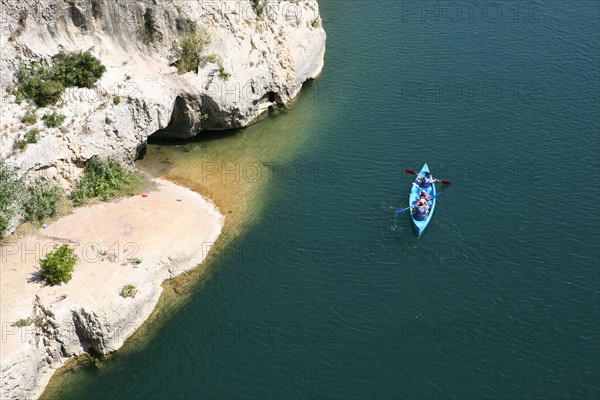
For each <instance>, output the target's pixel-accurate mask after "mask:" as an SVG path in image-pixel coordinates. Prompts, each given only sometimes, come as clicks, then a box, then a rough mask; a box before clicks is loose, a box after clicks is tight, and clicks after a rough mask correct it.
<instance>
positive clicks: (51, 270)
mask: <svg viewBox="0 0 600 400" xmlns="http://www.w3.org/2000/svg"><path fill="white" fill-rule="evenodd" d="M76 263H77V256H76V255H74V254H73V249H72V248H70V247H69V246H67V245H66V244H63V245H62V246H60V247H57V246H54V249H53V250H52V251H51V252H50V253H48V254H47V255H46V257H45V258H44V259H42V260H41V261H40V267H41V269H42V278H44V279H45V280H46V282H48V283H49V284H50V285H58V284H60V283H63V282H69V281H70V280H71V278H72V274H73V270H74V269H75V264H76Z"/></svg>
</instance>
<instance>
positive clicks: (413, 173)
mask: <svg viewBox="0 0 600 400" xmlns="http://www.w3.org/2000/svg"><path fill="white" fill-rule="evenodd" d="M404 172H406V173H407V174H411V175H418V174H417V173H416V172H415V171H413V170H412V169H405V170H404Z"/></svg>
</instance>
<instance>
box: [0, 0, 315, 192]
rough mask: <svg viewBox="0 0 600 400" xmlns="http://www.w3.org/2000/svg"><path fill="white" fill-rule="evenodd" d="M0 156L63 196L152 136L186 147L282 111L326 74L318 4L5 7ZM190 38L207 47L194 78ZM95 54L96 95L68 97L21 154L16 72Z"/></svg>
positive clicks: (46, 2) (81, 2)
mask: <svg viewBox="0 0 600 400" xmlns="http://www.w3.org/2000/svg"><path fill="white" fill-rule="evenodd" d="M1 14H2V19H1V21H0V23H1V24H2V26H1V28H2V34H1V35H0V41H1V48H2V54H1V64H0V78H1V83H2V100H3V101H2V105H1V107H2V113H1V114H2V116H1V121H0V128H1V129H2V134H1V135H0V156H1V157H2V158H3V159H4V160H7V161H8V162H9V163H11V164H14V165H16V166H17V167H18V168H19V169H21V170H22V172H23V173H24V174H25V175H26V176H29V177H30V176H31V175H32V174H36V173H43V174H44V175H46V176H49V177H51V179H56V180H58V181H59V182H60V183H61V184H62V185H63V186H65V187H66V188H69V187H70V186H71V185H72V183H73V182H74V181H76V180H77V178H78V174H79V173H80V171H81V166H82V165H83V163H84V162H85V160H87V159H89V158H91V157H92V156H94V155H101V156H108V155H111V156H117V157H119V158H120V159H122V160H124V161H126V162H128V163H130V162H131V161H132V160H133V159H134V158H135V157H136V154H137V152H138V151H139V150H140V148H142V147H143V145H144V144H145V143H146V140H147V138H148V137H149V136H150V135H153V134H155V135H161V136H170V137H181V138H187V137H192V136H195V135H198V134H201V132H202V131H203V130H222V129H229V128H238V127H243V126H246V125H248V124H249V123H251V122H252V121H253V120H255V119H256V118H257V117H258V116H259V115H260V114H261V113H263V112H265V111H266V110H267V109H269V107H273V106H277V105H285V104H287V103H289V102H290V101H292V100H293V99H294V97H295V96H297V94H298V93H299V91H300V89H301V86H302V84H303V82H305V81H306V80H308V79H311V78H314V77H315V76H317V75H318V74H319V72H320V71H321V68H322V66H323V57H324V51H325V39H326V37H325V32H324V30H323V28H322V25H321V18H320V16H319V8H318V4H317V1H316V0H288V1H285V0H268V1H267V0H211V1H202V0H185V1H180V0H170V1H169V0H165V1H162V0H161V1H157V0H140V1H129V0H68V1H67V0H42V1H40V0H18V1H17V0H13V1H10V0H2V10H1ZM190 31H196V32H201V33H202V35H203V37H205V38H207V42H208V44H206V46H204V49H203V51H202V58H201V62H200V65H199V67H198V68H195V69H194V70H192V71H190V72H187V73H184V74H179V73H178V71H177V68H176V67H175V64H176V62H177V60H178V58H180V57H181V43H182V39H183V38H185V35H187V34H189V32H190ZM87 49H91V51H92V53H93V54H94V55H95V56H96V57H98V58H99V59H100V60H101V61H102V63H103V64H104V65H105V66H106V68H107V71H106V73H105V74H104V75H103V77H102V78H101V80H100V81H99V82H98V84H97V85H96V87H95V88H94V89H85V88H81V89H80V88H69V89H68V90H67V91H66V92H65V93H64V94H63V95H62V97H61V100H60V101H59V102H58V104H57V105H56V106H54V107H49V108H47V109H45V108H44V109H37V110H35V113H36V114H37V116H38V121H39V118H40V117H41V116H43V115H44V114H46V113H48V112H49V110H51V109H52V110H56V111H57V112H59V113H61V114H63V115H65V116H66V120H65V122H64V123H63V124H62V125H61V126H60V127H57V128H46V127H45V126H44V124H43V123H42V122H41V121H40V122H37V124H36V125H35V127H38V128H39V129H40V131H41V133H40V137H39V140H38V141H37V143H35V144H31V145H28V146H27V147H26V148H25V149H19V148H18V146H17V144H18V142H19V141H20V140H23V138H24V136H25V134H26V131H27V130H29V129H30V128H31V127H30V126H25V125H24V124H23V123H22V122H21V120H22V118H23V117H24V116H25V114H26V113H27V111H28V110H31V109H32V106H31V104H28V103H27V102H23V103H22V104H20V105H19V104H16V102H15V100H16V97H15V96H14V95H12V94H11V87H14V85H15V83H16V81H17V73H18V71H19V68H21V66H23V65H30V64H31V63H32V62H34V61H36V60H46V61H49V60H50V59H51V57H52V56H54V55H55V54H57V53H58V52H59V51H61V50H64V51H75V50H87Z"/></svg>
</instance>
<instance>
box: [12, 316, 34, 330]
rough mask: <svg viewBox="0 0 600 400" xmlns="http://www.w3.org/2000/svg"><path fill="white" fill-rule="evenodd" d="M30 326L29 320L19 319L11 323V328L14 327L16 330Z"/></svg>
mask: <svg viewBox="0 0 600 400" xmlns="http://www.w3.org/2000/svg"><path fill="white" fill-rule="evenodd" d="M29 325H31V318H21V319H18V320H16V321H15V322H13V324H12V326H16V327H17V328H23V327H24V326H29Z"/></svg>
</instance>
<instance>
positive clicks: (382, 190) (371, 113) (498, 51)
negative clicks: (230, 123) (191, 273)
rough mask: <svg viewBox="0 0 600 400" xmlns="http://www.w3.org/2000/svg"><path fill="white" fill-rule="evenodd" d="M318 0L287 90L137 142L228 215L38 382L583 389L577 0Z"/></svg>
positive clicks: (460, 392)
mask: <svg viewBox="0 0 600 400" xmlns="http://www.w3.org/2000/svg"><path fill="white" fill-rule="evenodd" d="M319 3H320V5H321V10H322V16H323V19H324V26H325V29H326V31H327V34H328V42H327V54H326V64H325V69H324V71H323V74H322V76H320V77H319V78H318V79H317V80H315V81H314V82H311V83H309V84H308V85H307V86H306V87H305V88H304V90H303V93H302V95H301V97H300V99H299V100H298V102H297V103H296V104H295V105H294V107H293V108H291V109H290V110H288V111H286V112H283V113H279V114H278V115H275V116H270V117H267V118H265V119H264V120H263V121H261V122H260V123H258V124H256V125H253V126H252V127H249V128H247V129H244V130H240V131H236V132H230V133H227V134H219V135H211V136H209V137H205V138H201V139H197V140H193V141H191V142H186V143H184V142H182V143H160V142H157V143H155V144H152V145H151V146H150V148H149V151H148V154H147V156H146V157H145V159H144V160H142V161H141V163H143V164H144V163H145V164H144V165H145V167H147V168H149V169H151V170H153V171H155V172H156V173H159V174H166V175H168V176H169V177H170V178H171V179H174V180H176V181H180V182H182V183H186V184H188V185H189V186H191V187H193V188H197V189H198V190H201V191H203V192H204V193H206V194H208V195H209V196H213V197H214V198H215V202H216V203H217V205H219V207H220V208H221V210H222V211H223V213H224V214H226V215H228V218H229V221H230V228H229V230H228V232H227V235H229V236H228V240H226V241H223V243H221V244H220V245H219V246H218V251H216V252H214V253H213V255H212V257H211V260H210V262H209V266H208V273H206V274H204V275H203V278H201V279H200V281H199V283H197V284H194V285H192V288H191V289H188V290H186V291H185V294H181V295H179V296H178V295H172V296H171V297H172V298H174V299H175V300H169V301H166V303H165V304H167V305H163V306H162V308H161V309H160V310H161V311H160V312H158V313H157V315H156V316H155V317H154V319H153V321H152V322H150V323H149V324H148V327H146V328H145V329H143V331H142V332H143V333H142V334H140V335H137V338H134V339H133V340H132V341H130V342H129V343H128V345H127V346H126V347H125V348H124V349H123V350H122V351H120V352H119V353H118V354H117V355H115V356H112V357H110V358H109V359H108V360H106V361H105V362H103V363H101V364H100V366H97V365H86V364H84V365H80V366H78V367H76V368H73V370H72V371H71V372H65V373H63V374H62V375H61V376H60V378H57V379H55V380H54V382H53V384H52V385H51V387H50V389H49V390H48V391H47V393H46V397H47V398H57V399H79V398H86V399H109V398H145V399H162V398H177V399H184V398H215V399H233V398H344V399H346V398H369V399H375V398H378V399H379V398H598V397H599V396H600V383H599V379H600V378H599V376H600V365H599V361H598V360H599V359H600V358H599V357H598V356H599V354H600V329H599V325H600V296H599V293H600V290H599V289H600V276H599V270H598V260H599V253H600V243H599V201H598V198H599V197H598V196H599V194H600V193H599V191H600V190H599V187H600V185H599V179H598V172H599V170H600V164H599V148H600V146H599V129H600V127H599V124H600V122H599V121H600V111H599V105H600V99H599V86H600V85H599V71H600V64H599V55H598V54H599V53H598V50H599V48H600V29H599V21H600V17H599V7H598V3H597V1H590V0H582V1H577V2H569V3H567V2H558V1H551V2H537V1H534V2H527V1H520V2H516V1H497V2H489V3H488V2H461V1H459V2H433V1H432V2H428V1H424V2H417V1H415V2H412V1H392V0H385V1H384V0H374V1H357V0H353V1H343V2H342V1H331V0H321V1H319ZM424 162H427V163H428V164H429V167H430V169H431V170H432V171H433V175H434V176H435V177H438V178H440V179H445V180H449V181H452V183H453V184H452V185H451V186H446V187H441V186H438V189H441V192H442V193H443V195H442V196H441V197H440V199H439V201H438V203H437V208H436V214H435V215H434V218H433V221H432V222H431V224H430V226H429V227H428V229H427V231H426V233H425V234H424V235H423V236H422V237H421V238H417V236H416V234H415V232H414V230H413V228H412V227H411V224H410V221H409V219H408V217H407V215H401V216H399V217H397V218H396V217H395V216H394V211H395V210H396V209H398V208H402V207H405V206H406V205H407V200H408V192H409V190H410V185H411V181H412V178H413V177H412V176H410V175H408V174H405V173H403V171H404V170H405V169H413V170H418V169H420V167H421V166H422V165H423V163H424Z"/></svg>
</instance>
